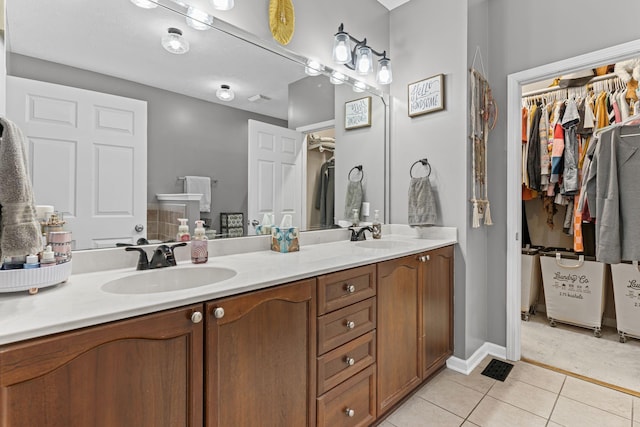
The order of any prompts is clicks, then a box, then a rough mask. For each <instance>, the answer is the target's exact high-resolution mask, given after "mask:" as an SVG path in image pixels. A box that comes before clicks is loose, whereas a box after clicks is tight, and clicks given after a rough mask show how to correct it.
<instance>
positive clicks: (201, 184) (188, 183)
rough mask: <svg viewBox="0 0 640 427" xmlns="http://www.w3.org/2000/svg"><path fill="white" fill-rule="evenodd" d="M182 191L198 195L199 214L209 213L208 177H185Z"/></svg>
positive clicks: (209, 183) (209, 189)
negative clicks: (199, 196)
mask: <svg viewBox="0 0 640 427" xmlns="http://www.w3.org/2000/svg"><path fill="white" fill-rule="evenodd" d="M184 191H185V192H186V193H200V194H202V197H201V198H200V212H211V178H209V177H208V176H185V177H184Z"/></svg>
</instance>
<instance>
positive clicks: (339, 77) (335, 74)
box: [329, 71, 347, 85]
mask: <svg viewBox="0 0 640 427" xmlns="http://www.w3.org/2000/svg"><path fill="white" fill-rule="evenodd" d="M329 81H330V82H331V83H333V84H334V85H341V84H342V83H344V82H345V81H347V76H345V75H344V74H342V73H341V72H340V71H332V72H331V77H329Z"/></svg>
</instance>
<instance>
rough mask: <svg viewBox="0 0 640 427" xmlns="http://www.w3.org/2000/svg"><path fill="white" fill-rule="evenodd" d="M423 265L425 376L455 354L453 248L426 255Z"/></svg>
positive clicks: (423, 368)
mask: <svg viewBox="0 0 640 427" xmlns="http://www.w3.org/2000/svg"><path fill="white" fill-rule="evenodd" d="M426 255H427V256H428V259H426V260H425V262H424V263H423V264H422V267H423V275H422V328H421V329H422V377H423V379H424V378H427V377H428V376H429V375H431V374H433V373H434V372H436V371H437V370H438V369H440V368H441V367H442V366H444V364H445V363H446V361H447V358H449V356H451V355H452V354H453V246H447V247H444V248H440V249H437V250H434V251H431V252H429V253H427V254H426Z"/></svg>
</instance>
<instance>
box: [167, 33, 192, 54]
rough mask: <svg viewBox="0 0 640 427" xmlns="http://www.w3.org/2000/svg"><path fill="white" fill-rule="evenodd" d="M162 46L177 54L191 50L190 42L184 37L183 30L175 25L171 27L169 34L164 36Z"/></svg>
mask: <svg viewBox="0 0 640 427" xmlns="http://www.w3.org/2000/svg"><path fill="white" fill-rule="evenodd" d="M162 47H164V48H165V49H166V50H167V51H168V52H171V53H175V54H177V55H180V54H183V53H187V52H189V42H188V41H187V40H186V39H185V38H184V37H182V31H181V30H180V29H178V28H173V27H172V28H169V29H168V30H167V34H166V35H165V36H164V37H162Z"/></svg>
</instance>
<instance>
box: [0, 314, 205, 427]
mask: <svg viewBox="0 0 640 427" xmlns="http://www.w3.org/2000/svg"><path fill="white" fill-rule="evenodd" d="M202 310H203V306H202V304H198V305H193V306H190V307H186V308H179V309H175V310H169V311H166V312H163V313H158V314H150V315H146V316H142V317H138V318H133V319H129V320H123V321H119V322H114V323H110V324H106V325H101V326H95V327H91V328H86V329H81V330H78V331H73V332H68V333H64V334H59V335H54V336H50V337H46V338H39V339H35V340H32V341H28V342H24V343H17V344H12V345H8V346H4V347H2V349H0V426H2V427H22V426H24V427H32V426H39V427H45V426H56V427H57V426H60V427H74V426H78V427H85V426H98V427H99V426H104V427H112V426H119V427H127V426H131V427H140V426H149V427H158V426H167V427H176V426H199V425H202V413H203V406H202V394H203V393H202V392H203V385H202V381H203V365H202V351H203V348H202V343H203V322H199V319H198V315H197V314H196V315H194V313H199V314H200V320H202ZM192 315H194V316H193V321H192ZM194 321H195V322H199V323H194Z"/></svg>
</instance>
